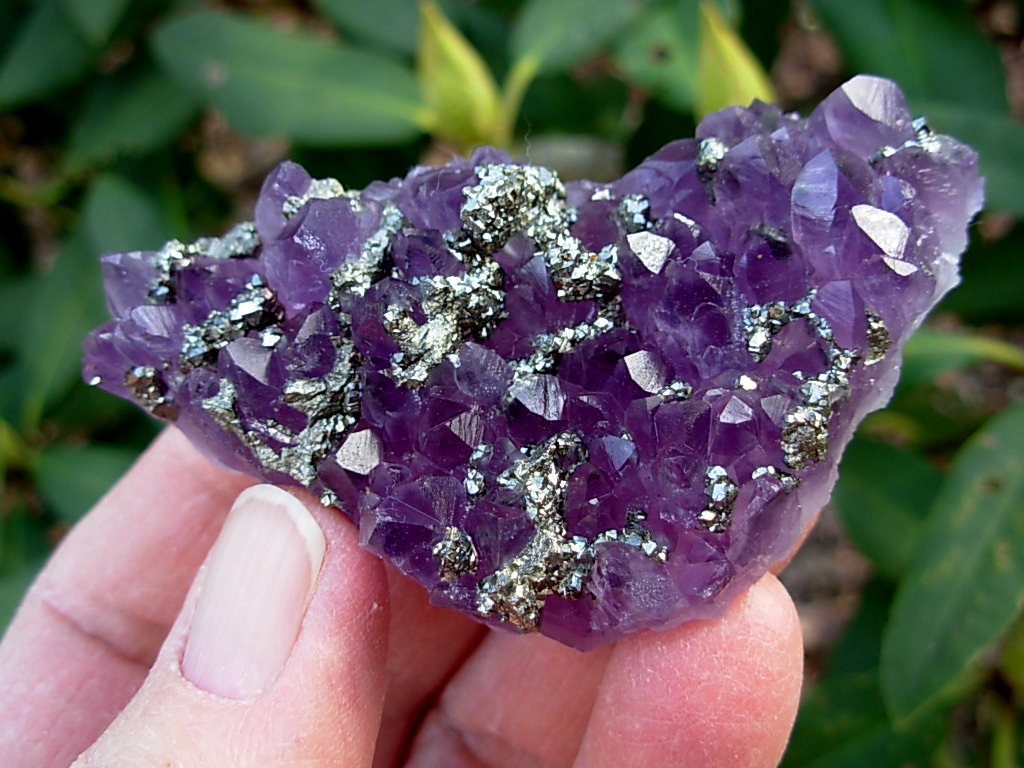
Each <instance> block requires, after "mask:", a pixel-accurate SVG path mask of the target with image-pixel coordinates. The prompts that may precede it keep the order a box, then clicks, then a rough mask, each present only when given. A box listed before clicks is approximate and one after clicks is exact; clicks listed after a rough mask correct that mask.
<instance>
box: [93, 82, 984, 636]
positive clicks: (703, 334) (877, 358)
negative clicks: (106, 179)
mask: <svg viewBox="0 0 1024 768" xmlns="http://www.w3.org/2000/svg"><path fill="white" fill-rule="evenodd" d="M981 199H982V184H981V180H980V179H979V177H978V175H977V170H976V157H975V154H974V152H972V151H971V150H970V149H969V148H967V147H965V146H964V145H962V144H960V143H958V142H956V141H955V140H953V139H951V138H949V137H946V136H942V135H938V134H935V133H933V132H932V131H931V130H930V129H929V128H928V127H927V126H926V125H925V124H924V123H923V121H920V120H912V119H911V117H910V115H909V114H908V113H907V110H906V107H905V104H904V100H903V96H902V94H901V93H900V91H899V89H898V88H897V87H896V86H895V85H894V84H893V83H891V82H888V81H886V80H882V79H878V78H873V77H858V78H856V79H854V80H852V81H850V82H849V83H847V84H846V85H844V86H843V87H842V88H840V89H839V90H837V91H836V92H835V93H833V94H832V95H831V96H829V97H828V98H827V99H826V100H825V101H824V102H823V103H822V104H821V105H820V106H819V107H818V108H817V109H816V110H815V111H814V112H813V113H812V114H811V115H810V117H808V118H806V119H801V118H799V117H798V116H796V115H792V114H784V113H782V112H781V111H780V110H779V109H777V108H776V107H772V106H766V105H764V104H760V103H755V104H754V105H752V106H751V107H749V108H746V109H744V108H732V109H726V110H723V111H722V112H719V113H716V114H713V115H710V116H708V117H707V118H705V119H704V120H703V121H702V122H701V124H700V126H699V128H698V130H697V137H696V138H695V139H685V140H680V141H675V142H673V143H671V144H669V145H667V146H666V147H665V148H663V149H662V150H660V151H659V152H658V153H656V154H654V155H652V156H651V157H649V158H648V159H647V160H645V161H644V162H643V163H641V164H640V165H639V166H638V167H637V168H635V169H634V170H632V171H630V172H629V173H627V174H626V175H625V176H624V177H622V178H621V179H620V180H618V181H616V182H614V183H611V184H597V183H593V182H589V181H576V182H570V183H568V184H563V183H562V182H561V181H560V180H559V178H558V177H557V175H556V174H555V173H553V172H552V171H550V170H547V169H545V168H541V167H536V166H531V165H524V164H520V163H517V162H515V161H513V160H512V159H511V158H510V157H508V156H507V155H505V154H502V153H501V152H497V151H495V150H492V149H479V150H477V151H476V152H474V154H473V155H472V157H470V158H469V159H468V160H464V159H456V160H453V161H452V162H451V163H449V164H448V165H446V166H444V167H441V168H428V167H421V168H415V169H413V170H412V171H411V172H410V173H409V174H408V176H406V177H405V178H404V179H400V180H399V179H395V180H392V181H390V182H387V183H383V182H381V183H374V184H371V185H370V186H368V187H367V188H366V189H363V190H349V189H345V188H344V187H343V186H342V185H341V184H340V183H338V182H337V181H335V180H334V179H321V180H315V179H312V178H310V176H309V175H308V174H307V173H306V172H305V171H304V170H303V169H302V168H300V167H299V166H297V165H295V164H293V163H284V164H282V165H281V166H279V167H278V168H277V169H276V170H275V171H274V172H273V173H272V174H271V176H270V177H269V178H268V179H267V181H266V183H265V184H264V187H263V191H262V193H261V195H260V198H259V202H258V203H257V205H256V213H255V222H254V223H245V224H241V225H239V226H237V227H235V228H234V229H232V230H231V231H230V232H228V233H227V234H226V235H224V236H223V237H220V238H210V239H202V240H199V241H197V242H195V243H193V244H190V245H186V244H182V243H180V242H177V241H174V242H170V243H168V244H167V245H166V246H164V248H163V249H162V250H160V251H157V252H131V253H118V254H111V255H108V256H105V257H104V259H103V269H104V274H105V279H106V287H107V295H108V299H109V304H110V308H111V311H112V313H113V315H114V318H115V319H114V320H113V321H111V322H109V323H107V324H106V325H104V326H103V327H101V328H99V329H97V330H96V331H95V332H93V334H92V335H91V336H90V337H89V339H88V341H87V342H86V363H85V376H86V378H87V380H88V381H89V382H90V383H92V384H94V385H98V386H101V387H103V388H105V389H107V390H109V391H111V392H114V393H116V394H118V395H121V396H123V397H126V398H129V399H131V400H134V401H136V402H137V403H138V404H139V405H141V406H142V407H143V408H145V409H147V410H149V411H150V412H151V413H153V414H154V415H155V416H158V417H159V418H161V419H166V420H168V421H171V422H173V423H174V424H176V425H177V426H178V427H179V428H180V429H181V430H182V431H184V432H185V433H186V434H187V435H188V436H189V437H190V438H191V439H192V440H193V441H194V442H195V443H196V444H197V445H199V446H200V447H201V448H203V449H204V450H205V451H206V452H207V453H208V454H209V455H210V456H211V457H212V458H214V459H216V460H218V461H219V462H221V463H222V464H224V465H226V466H228V467H231V468H233V469H237V470H241V471H244V472H248V473H250V474H252V475H255V476H258V477H260V478H262V479H264V480H267V481H270V482H275V483H286V484H296V485H302V486H305V487H307V488H309V489H311V490H313V491H314V492H315V493H316V494H317V495H318V496H320V498H321V499H322V500H323V502H324V503H325V504H329V505H336V506H338V507H339V508H340V509H342V510H344V511H345V512H346V513H347V514H349V515H351V517H352V518H353V519H354V520H355V521H356V523H357V524H358V525H359V529H360V532H361V537H362V541H363V543H364V544H365V545H366V546H367V547H369V548H370V549H372V550H373V551H374V552H377V553H379V554H380V555H382V556H383V557H385V558H387V559H388V560H389V561H390V562H391V563H392V564H393V565H395V566H396V567H397V568H399V569H400V570H402V571H404V572H405V573H407V574H409V575H411V576H412V577H414V578H416V579H418V580H419V581H420V582H421V583H423V584H424V585H425V586H426V588H427V589H428V590H429V591H430V594H431V599H432V600H433V601H434V602H435V603H437V604H440V605H446V606H450V607H453V608H455V609H457V610H460V611H463V612H465V613H467V614H470V615H472V616H475V617H477V618H478V619H480V620H482V621H485V622H487V623H489V624H492V625H495V626H504V627H509V628H516V629H518V630H520V631H534V630H539V631H540V632H542V633H544V634H546V635H549V636H550V637H553V638H556V639H558V640H560V641H562V642H564V643H568V644H570V645H573V646H575V647H577V648H589V647H592V646H594V645H597V644H599V643H603V642H607V641H610V640H613V639H615V638H618V637H621V636H622V635H624V634H626V633H630V632H635V631H637V630H640V629H644V628H662V627H668V626H671V625H674V624H677V623H679V622H681V621H684V620H687V619H691V618H697V617H708V616H713V615H717V614H719V613H721V612H722V611H723V610H724V607H725V606H726V605H727V604H728V602H729V600H730V599H731V598H732V597H734V596H735V595H736V594H737V593H738V592H739V591H740V590H741V589H743V588H744V587H746V586H747V585H749V584H750V583H752V582H753V581H754V580H755V579H757V578H758V577H759V576H761V575H762V574H763V573H764V572H765V571H766V570H767V569H768V568H769V567H770V566H771V565H772V564H773V563H775V562H777V561H779V560H780V559H782V558H784V557H786V556H787V554H788V553H789V552H790V550H791V549H792V547H793V546H794V544H795V542H796V540H797V539H798V537H799V536H800V534H801V532H802V531H803V530H804V529H805V528H806V527H807V526H808V525H809V523H810V521H811V519H812V517H813V515H814V514H815V512H816V511H817V510H818V509H819V508H820V507H821V506H822V504H823V503H824V502H825V501H826V499H827V496H828V493H829V490H830V488H831V486H832V484H833V482H834V480H835V477H836V466H837V462H838V459H839V455H840V453H841V451H842V448H843V446H844V445H845V444H846V442H847V441H848V440H849V438H850V436H851V433H852V432H853V429H854V425H855V424H856V423H857V421H858V420H859V419H860V418H861V417H862V416H863V415H864V414H865V413H866V412H868V411H870V410H872V409H874V408H877V407H879V406H880V405H881V404H882V403H883V402H884V401H885V400H886V399H887V398H888V396H889V394H890V393H891V391H892V388H893V385H894V382H895V378H896V375H897V371H898V365H899V363H898V350H899V347H900V345H901V344H902V343H903V342H904V341H905V340H906V338H907V337H908V335H909V334H910V333H911V331H912V330H913V329H914V328H915V327H916V326H917V325H918V324H919V323H920V322H921V319H922V317H923V315H924V314H925V313H926V312H927V311H928V310H929V309H930V308H931V307H932V306H933V305H934V304H935V303H936V301H937V300H938V299H939V297H940V296H941V295H942V294H943V293H945V292H946V291H947V290H949V288H950V287H952V285H953V284H954V283H955V282H956V272H957V266H956V265H957V256H958V254H959V253H960V252H961V251H962V250H963V248H964V246H965V230H966V226H967V224H968V222H969V221H970V220H971V217H972V216H973V215H974V214H975V213H976V212H977V210H978V209H979V207H980V205H981Z"/></svg>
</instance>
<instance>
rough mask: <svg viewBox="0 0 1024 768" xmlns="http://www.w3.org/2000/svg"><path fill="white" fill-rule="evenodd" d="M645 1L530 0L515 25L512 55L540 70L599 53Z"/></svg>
mask: <svg viewBox="0 0 1024 768" xmlns="http://www.w3.org/2000/svg"><path fill="white" fill-rule="evenodd" d="M645 5H646V2H645V0H616V2H611V3H610V2H607V0H527V2H526V3H525V5H524V6H523V7H522V9H521V10H520V11H519V16H518V17H517V19H516V22H515V26H514V27H513V29H512V59H513V61H515V62H516V65H517V66H524V65H523V64H522V63H521V62H524V61H529V62H531V64H532V67H533V71H534V72H536V73H539V74H544V73H549V72H555V71H558V70H561V69H566V68H568V67H570V66H572V65H573V64H575V63H576V62H578V61H581V60H582V59H585V58H587V57H588V56H592V55H593V54H595V53H597V51H599V50H600V49H601V48H602V47H603V46H604V45H605V43H607V42H608V41H609V40H611V39H612V37H613V36H614V35H616V34H620V33H621V32H622V30H623V29H624V28H625V27H626V25H628V24H629V23H630V22H631V21H633V19H635V18H636V16H637V14H639V12H640V11H641V10H642V9H643V8H644V6H645Z"/></svg>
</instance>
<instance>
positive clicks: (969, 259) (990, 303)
mask: <svg viewBox="0 0 1024 768" xmlns="http://www.w3.org/2000/svg"><path fill="white" fill-rule="evenodd" d="M1022 177H1024V174H1022ZM1021 253H1024V226H1020V225H1018V226H1017V227H1016V228H1014V229H1013V230H1011V231H1010V232H1009V234H1007V235H1006V236H1005V237H1002V238H1000V239H998V240H996V241H993V242H988V241H985V240H982V239H981V238H978V237H975V238H973V241H972V243H971V246H970V247H969V248H968V249H967V253H965V254H964V257H963V266H962V269H961V273H962V275H963V282H962V283H961V284H960V285H959V286H957V288H956V289H955V290H953V291H952V292H951V293H950V294H949V295H948V296H947V297H946V298H945V299H943V300H942V303H941V304H940V305H939V308H938V309H937V310H936V312H954V313H956V314H957V315H959V316H960V318H961V319H963V320H965V321H966V322H969V323H984V322H992V321H1009V322H1014V323H1019V322H1021V321H1024V303H1022V302H1021V300H1020V287H1021V285H1024V259H1022V258H1020V255H1021Z"/></svg>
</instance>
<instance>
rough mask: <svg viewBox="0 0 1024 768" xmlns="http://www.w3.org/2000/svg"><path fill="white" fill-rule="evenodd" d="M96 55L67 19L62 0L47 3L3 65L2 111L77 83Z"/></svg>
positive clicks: (0, 84) (38, 9) (26, 25)
mask: <svg viewBox="0 0 1024 768" xmlns="http://www.w3.org/2000/svg"><path fill="white" fill-rule="evenodd" d="M94 55H95V52H94V50H93V49H92V47H91V46H90V45H89V44H88V43H87V42H86V41H85V40H83V39H82V37H81V35H80V34H79V33H78V30H77V29H76V28H75V26H74V24H72V23H71V20H70V19H68V18H67V16H66V15H65V13H64V8H63V2H62V0H43V1H42V2H40V3H39V4H38V5H37V6H36V8H35V10H34V12H33V13H32V14H31V15H30V16H29V17H28V18H27V19H26V20H25V22H24V23H23V24H22V26H21V29H20V31H19V32H18V36H17V38H16V39H15V41H14V43H13V44H12V45H11V47H10V48H9V49H8V51H7V55H6V57H5V58H4V61H3V64H2V65H0V107H12V106H15V105H17V104H22V103H24V102H26V101H31V100H33V99H38V98H39V97H41V96H45V95H47V94H49V93H50V92H52V91H55V90H57V89H58V88H60V87H62V86H65V85H68V84H70V83H72V82H74V81H75V80H77V79H78V78H79V77H81V76H82V75H83V74H84V73H85V72H86V70H88V68H89V66H90V64H91V63H92V60H93V58H94Z"/></svg>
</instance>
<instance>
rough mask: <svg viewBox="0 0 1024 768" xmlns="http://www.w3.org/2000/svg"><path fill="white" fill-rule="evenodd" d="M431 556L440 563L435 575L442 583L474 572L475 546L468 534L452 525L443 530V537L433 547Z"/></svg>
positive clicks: (475, 560) (475, 563)
mask: <svg viewBox="0 0 1024 768" xmlns="http://www.w3.org/2000/svg"><path fill="white" fill-rule="evenodd" d="M431 554H433V556H434V557H436V558H437V559H438V560H439V561H440V564H439V565H438V569H437V575H438V576H439V577H440V578H441V579H443V580H444V581H455V580H456V579H458V578H459V577H460V576H462V575H464V574H467V573H475V572H476V566H477V552H476V545H474V544H473V539H472V538H471V537H470V535H469V534H468V533H466V532H465V531H464V530H462V529H461V528H456V527H455V526H454V525H449V526H447V527H446V528H445V529H444V537H443V538H442V539H441V540H440V541H439V542H437V544H435V545H434V547H433V549H432V550H431Z"/></svg>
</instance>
